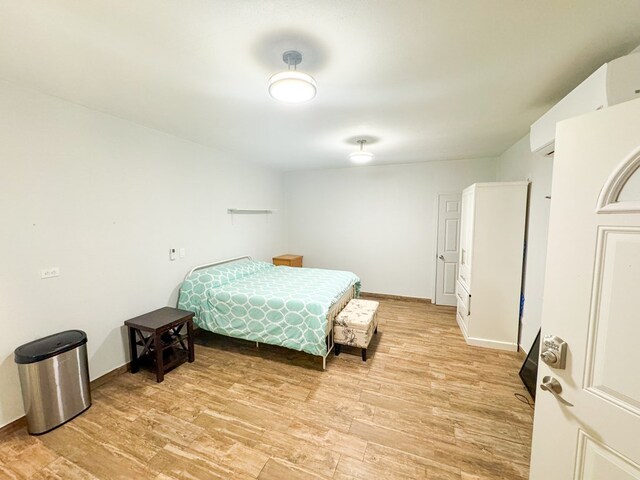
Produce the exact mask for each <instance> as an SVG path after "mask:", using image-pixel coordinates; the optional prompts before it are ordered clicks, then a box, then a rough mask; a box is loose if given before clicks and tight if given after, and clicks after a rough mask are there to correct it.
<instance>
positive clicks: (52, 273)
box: [40, 267, 60, 278]
mask: <svg viewBox="0 0 640 480" xmlns="http://www.w3.org/2000/svg"><path fill="white" fill-rule="evenodd" d="M59 276H60V268H59V267H51V268H43V269H42V270H40V278H53V277H59Z"/></svg>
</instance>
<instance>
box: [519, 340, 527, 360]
mask: <svg viewBox="0 0 640 480" xmlns="http://www.w3.org/2000/svg"><path fill="white" fill-rule="evenodd" d="M527 355H529V352H527V351H526V350H525V348H524V347H523V346H522V344H519V345H518V357H520V359H521V360H522V361H523V362H524V360H525V359H526V358H527Z"/></svg>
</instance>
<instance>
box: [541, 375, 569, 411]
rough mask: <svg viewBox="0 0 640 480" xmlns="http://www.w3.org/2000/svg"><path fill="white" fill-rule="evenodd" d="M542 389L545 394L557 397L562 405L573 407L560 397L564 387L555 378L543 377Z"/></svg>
mask: <svg viewBox="0 0 640 480" xmlns="http://www.w3.org/2000/svg"><path fill="white" fill-rule="evenodd" d="M540 388H541V389H542V390H544V391H545V392H549V393H551V394H553V396H554V397H556V398H557V399H558V401H559V402H560V403H563V404H564V405H566V406H568V407H573V404H572V403H569V402H567V401H566V400H565V399H564V398H562V397H561V396H560V394H561V393H562V385H560V382H559V381H558V380H556V379H555V378H553V377H549V376H546V377H543V378H542V384H541V385H540Z"/></svg>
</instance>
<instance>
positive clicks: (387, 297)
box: [360, 292, 433, 304]
mask: <svg viewBox="0 0 640 480" xmlns="http://www.w3.org/2000/svg"><path fill="white" fill-rule="evenodd" d="M360 296H362V297H368V298H380V299H383V300H405V301H407V302H418V303H429V304H431V303H433V301H432V300H431V299H430V298H420V297H405V296H404V295H388V294H386V293H371V292H360Z"/></svg>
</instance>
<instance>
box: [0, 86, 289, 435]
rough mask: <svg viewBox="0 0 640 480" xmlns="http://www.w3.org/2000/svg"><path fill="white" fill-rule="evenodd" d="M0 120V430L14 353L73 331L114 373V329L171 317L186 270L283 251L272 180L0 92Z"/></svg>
mask: <svg viewBox="0 0 640 480" xmlns="http://www.w3.org/2000/svg"><path fill="white" fill-rule="evenodd" d="M0 112H2V113H1V115H0V215H1V217H0V220H1V222H2V229H1V231H0V252H1V254H0V255H1V256H2V268H1V269H0V319H1V323H0V324H1V325H2V335H0V426H2V425H5V424H7V423H9V422H11V421H13V420H14V419H16V418H18V417H20V416H21V415H22V414H23V407H22V399H21V393H20V387H19V382H18V375H17V368H16V366H15V364H14V362H13V350H14V349H15V347H17V346H18V345H20V344H22V343H25V342H28V341H31V340H33V339H35V338H39V337H42V336H45V335H48V334H51V333H55V332H58V331H61V330H66V329H72V328H79V329H83V330H85V331H86V332H87V334H88V337H89V363H90V372H91V377H92V378H96V377H99V376H101V375H103V374H104V373H106V372H108V371H110V370H113V369H115V368H117V367H118V366H120V365H123V364H124V363H125V361H126V354H125V352H126V348H125V345H126V343H125V342H126V335H125V331H124V329H123V327H122V323H123V321H124V320H126V319H127V318H130V317H132V316H135V315H139V314H142V313H145V312H147V311H149V310H152V309H156V308H159V307H162V306H166V305H171V306H173V305H175V302H176V297H177V288H178V286H179V283H180V281H181V280H182V278H183V277H184V275H185V273H186V272H187V271H188V270H189V269H190V268H191V267H192V266H194V265H196V264H201V263H205V262H207V261H211V260H214V259H221V258H226V257H230V256H236V255H242V254H250V255H253V256H254V258H258V259H264V260H269V259H270V258H271V257H272V256H273V255H275V254H279V253H282V252H284V251H286V250H287V248H286V247H287V244H286V234H285V225H286V223H285V217H286V211H285V210H283V207H284V204H283V194H282V192H283V188H282V174H279V173H276V172H272V171H269V170H267V169H264V168H258V167H256V166H252V165H250V164H244V165H239V164H233V163H225V162H224V160H225V159H229V157H228V156H227V157H225V156H224V155H221V154H219V153H217V152H214V151H213V150H211V149H208V148H205V147H202V146H199V145H196V144H194V143H191V142H188V141H184V140H181V139H178V138H176V137H173V136H171V135H167V134H164V133H161V132H158V131H156V130H151V129H148V128H145V127H143V126H140V125H136V124H133V123H130V122H127V121H124V120H120V119H118V118H115V117H111V116H108V115H104V114H101V113H98V112H95V111H92V110H88V109H86V108H83V107H81V106H78V105H74V104H71V103H68V102H65V101H62V100H59V99H57V98H54V97H50V96H46V95H43V94H39V93H36V92H33V91H29V90H24V89H21V88H18V87H15V86H12V85H9V84H7V83H4V82H0ZM228 207H237V208H243V207H244V208H247V207H248V208H277V209H280V212H279V213H277V214H275V215H272V216H269V217H266V216H264V215H259V216H255V215H254V216H236V217H235V218H234V222H233V224H232V223H231V219H230V216H229V215H227V213H226V209H227V208H228ZM170 247H176V248H179V247H184V248H186V251H187V256H186V258H185V259H178V260H176V261H174V262H170V261H169V259H168V249H169V248H170ZM54 266H57V267H60V271H61V276H60V277H57V278H51V279H47V280H41V279H40V269H41V268H45V267H54Z"/></svg>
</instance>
